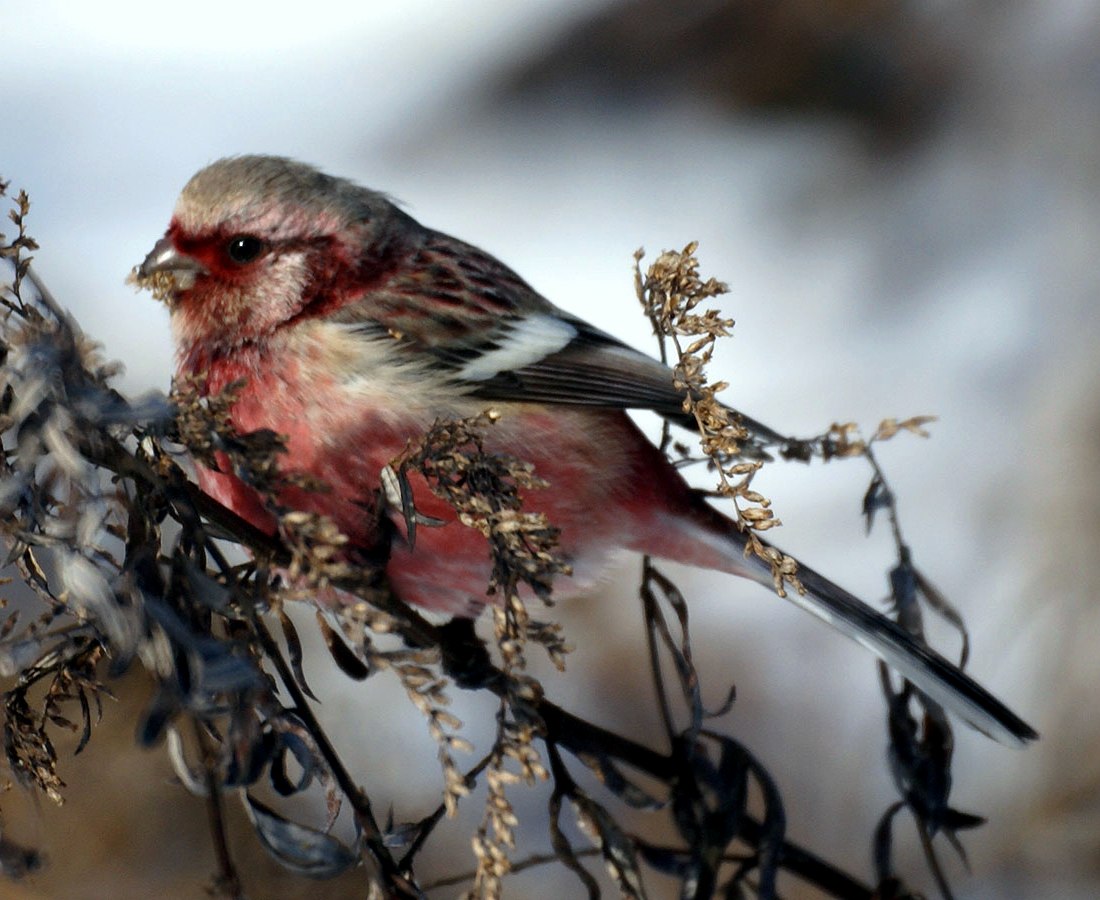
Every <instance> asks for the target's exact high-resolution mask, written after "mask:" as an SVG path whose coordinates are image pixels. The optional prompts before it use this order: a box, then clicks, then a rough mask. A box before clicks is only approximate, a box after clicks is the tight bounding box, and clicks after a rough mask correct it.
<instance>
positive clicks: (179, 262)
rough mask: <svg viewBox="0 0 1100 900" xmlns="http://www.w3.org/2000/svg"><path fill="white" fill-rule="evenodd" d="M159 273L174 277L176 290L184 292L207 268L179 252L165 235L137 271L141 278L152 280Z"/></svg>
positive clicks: (191, 257)
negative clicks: (166, 273)
mask: <svg viewBox="0 0 1100 900" xmlns="http://www.w3.org/2000/svg"><path fill="white" fill-rule="evenodd" d="M159 272H168V273H170V274H171V275H172V276H174V279H175V287H176V289H177V290H181V291H184V290H187V289H188V288H189V287H191V285H193V284H194V283H195V276H196V275H201V274H204V273H205V272H206V266H204V265H203V264H202V263H201V262H199V261H198V260H197V259H195V258H194V257H193V256H188V255H187V254H186V253H181V252H180V251H179V250H177V249H176V248H175V246H174V245H173V244H172V239H171V238H170V237H168V236H167V235H165V236H164V237H162V238H161V239H160V240H159V241H157V243H156V245H155V246H154V247H153V249H152V250H150V251H149V255H148V256H146V257H145V260H144V261H143V262H142V264H141V265H140V266H138V270H137V274H138V277H139V278H150V277H151V276H153V275H156V274H157V273H159Z"/></svg>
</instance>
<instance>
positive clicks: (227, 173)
mask: <svg viewBox="0 0 1100 900" xmlns="http://www.w3.org/2000/svg"><path fill="white" fill-rule="evenodd" d="M278 174H279V173H275V174H273V173H272V172H270V171H267V170H266V169H265V163H264V160H263V159H256V158H251V157H238V158H236V159H232V160H226V161H223V162H222V163H219V164H217V165H216V166H213V167H210V168H208V169H205V170H203V171H202V172H200V173H199V174H198V175H197V176H195V178H193V179H192V180H191V181H190V182H189V183H188V184H187V186H186V187H185V188H184V190H183V192H182V194H181V195H180V198H179V201H178V203H177V205H176V209H175V212H174V214H173V217H172V222H171V224H170V225H169V227H168V231H167V232H166V233H165V236H164V237H163V238H161V240H160V241H158V242H157V244H156V246H155V247H154V248H153V249H152V251H151V252H150V253H149V254H148V256H147V257H146V258H145V260H144V262H143V263H142V264H141V266H139V267H138V270H137V276H138V278H139V280H141V281H143V282H145V283H153V284H154V287H155V289H156V291H157V294H158V296H160V297H162V298H163V299H164V300H166V301H167V303H168V307H169V309H170V311H171V314H172V327H173V330H174V332H175V337H176V342H177V347H179V348H180V349H181V352H186V351H187V349H188V348H192V347H196V346H202V347H204V348H206V349H231V348H233V347H238V346H241V345H242V344H245V343H248V342H255V341H262V340H263V338H264V337H265V336H267V335H270V334H272V333H273V332H274V331H276V330H277V329H279V328H280V327H281V326H283V325H285V324H287V323H288V322H291V321H293V320H295V319H296V318H297V317H299V316H302V315H303V314H305V315H321V314H324V312H326V311H328V310H330V309H332V308H335V307H337V306H339V305H341V304H342V303H343V302H346V300H347V298H348V297H349V296H350V295H351V294H353V293H354V290H355V286H356V284H358V283H360V282H362V280H363V276H364V269H365V268H367V267H369V266H370V265H371V261H372V259H374V258H375V256H376V254H375V253H373V252H372V250H373V249H374V241H373V235H374V233H375V224H376V223H375V222H374V219H375V216H374V215H373V213H374V210H372V209H370V208H367V207H365V206H364V199H363V198H364V196H365V195H364V192H362V191H358V192H357V193H356V194H355V195H354V199H355V201H356V202H354V203H353V202H350V201H349V199H348V197H347V196H346V195H345V191H344V187H343V186H344V182H341V181H339V180H338V179H330V178H327V176H320V175H319V173H318V177H319V178H322V179H323V180H321V181H319V183H318V184H317V185H312V184H311V185H309V187H310V188H311V190H309V191H303V190H302V184H301V182H302V179H301V177H300V175H301V173H291V174H293V175H296V176H298V177H295V178H288V179H287V181H286V184H285V185H282V184H281V183H280V182H279V180H278V177H277V175H278ZM367 199H370V198H369V197H368V198H367ZM307 311H308V312H307Z"/></svg>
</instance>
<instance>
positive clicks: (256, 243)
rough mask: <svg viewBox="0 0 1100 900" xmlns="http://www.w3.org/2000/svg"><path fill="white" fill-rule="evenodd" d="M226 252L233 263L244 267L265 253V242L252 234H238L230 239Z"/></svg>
mask: <svg viewBox="0 0 1100 900" xmlns="http://www.w3.org/2000/svg"><path fill="white" fill-rule="evenodd" d="M225 252H226V255H227V256H228V257H229V258H230V259H231V260H233V262H235V263H237V265H241V266H243V265H244V264H245V263H250V262H252V261H253V260H254V259H256V257H258V256H259V255H260V254H261V253H263V252H264V242H263V241H261V240H260V239H259V238H258V237H253V236H252V235H250V234H238V235H237V236H236V237H234V238H230V240H229V243H228V244H226V245H225Z"/></svg>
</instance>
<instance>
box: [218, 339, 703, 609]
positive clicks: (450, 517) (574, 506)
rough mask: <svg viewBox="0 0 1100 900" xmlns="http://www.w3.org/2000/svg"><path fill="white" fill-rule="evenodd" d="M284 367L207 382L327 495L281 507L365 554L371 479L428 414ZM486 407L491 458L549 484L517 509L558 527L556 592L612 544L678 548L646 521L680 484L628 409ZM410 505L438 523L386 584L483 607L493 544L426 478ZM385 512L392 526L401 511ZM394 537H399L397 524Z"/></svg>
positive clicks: (235, 491) (251, 368) (596, 563)
mask: <svg viewBox="0 0 1100 900" xmlns="http://www.w3.org/2000/svg"><path fill="white" fill-rule="evenodd" d="M283 359H284V362H283V364H282V365H261V364H259V363H260V362H261V361H253V363H252V364H249V362H248V360H247V359H235V360H234V361H233V362H232V363H228V362H225V363H220V364H219V363H217V362H215V363H213V364H212V365H210V367H209V372H210V376H209V381H208V383H209V385H210V387H211V390H217V389H218V388H219V386H224V385H226V384H228V383H230V382H232V381H234V380H235V379H237V378H240V377H242V376H243V377H246V378H247V379H248V382H247V385H246V387H245V388H244V389H243V390H242V391H241V393H240V395H239V399H238V400H237V402H236V404H235V406H234V407H233V411H232V416H233V422H234V425H235V427H236V428H237V429H238V430H239V431H241V432H242V433H244V432H248V431H252V430H255V429H259V428H268V429H272V430H274V431H275V432H277V433H279V434H282V435H284V436H285V438H286V442H287V454H286V457H285V463H284V468H285V469H287V470H294V471H297V472H302V473H305V474H308V475H310V476H312V477H314V478H317V479H320V480H321V481H322V482H324V483H325V484H326V485H327V486H328V487H329V490H328V491H325V492H309V491H304V490H290V491H287V492H285V493H284V494H283V495H281V496H280V498H279V500H280V502H281V503H282V504H284V505H286V506H289V507H291V508H296V509H304V510H308V511H311V512H316V513H321V514H324V515H326V516H329V517H330V518H331V519H332V520H333V521H334V522H335V523H336V525H337V526H338V527H339V528H340V530H341V531H342V532H343V533H344V534H346V535H347V536H348V537H349V538H350V541H351V544H352V546H353V547H355V548H357V549H359V550H362V551H366V552H369V551H371V550H372V549H375V544H376V541H377V540H378V534H377V528H376V525H375V522H376V519H375V514H374V512H373V510H375V509H377V505H376V504H377V502H378V490H379V485H380V473H381V471H382V469H383V467H385V466H386V465H389V464H390V463H391V462H392V461H393V460H394V459H395V458H396V457H398V456H399V455H400V454H401V453H402V451H404V450H405V448H406V446H407V445H408V442H409V441H410V440H417V439H418V438H420V437H421V436H422V435H423V434H424V433H425V431H426V430H427V429H428V428H429V427H430V426H431V424H432V422H433V420H434V418H435V416H434V415H432V414H431V412H430V411H425V410H419V411H417V410H415V409H413V408H412V407H410V406H409V405H408V404H398V403H389V404H379V403H377V402H371V403H368V402H364V400H363V399H362V397H360V396H358V395H357V394H356V393H355V392H354V391H350V390H348V389H347V387H346V385H345V384H343V383H342V382H340V381H339V380H338V379H336V378H333V377H331V373H330V372H327V371H325V370H324V369H323V368H321V369H320V370H319V369H318V367H316V366H313V365H311V364H310V361H309V360H308V359H306V358H305V357H298V358H295V357H283ZM494 406H495V407H496V408H497V409H498V410H499V411H500V412H501V413H502V416H501V419H500V420H499V421H498V422H497V423H496V424H495V425H491V426H486V431H485V433H484V438H485V446H486V450H488V451H489V452H492V453H506V454H509V455H511V456H514V457H518V458H520V459H523V460H525V461H527V462H530V463H532V464H533V465H534V467H535V472H536V474H537V475H539V476H540V477H541V478H543V479H544V480H546V481H547V482H548V483H549V486H548V487H546V488H543V489H538V490H531V491H528V492H526V494H525V496H524V504H525V509H530V510H534V511H539V512H543V513H545V514H546V516H547V518H548V520H549V522H550V523H551V524H552V525H554V526H556V527H558V528H559V529H560V530H561V548H562V551H563V554H564V556H565V557H566V559H567V560H568V561H569V562H570V563H571V564H572V566H573V568H574V575H573V577H572V578H568V577H562V578H559V579H558V581H557V583H556V584H555V586H554V591H555V595H556V596H559V597H560V596H564V595H568V594H572V593H577V592H579V591H583V590H584V589H585V588H586V587H588V586H590V585H591V584H592V582H594V581H595V580H596V579H598V578H599V577H600V575H601V574H602V572H603V571H604V570H605V568H606V566H607V565H608V561H609V556H610V554H611V552H612V551H613V550H615V549H618V548H624V547H626V548H635V549H642V550H649V551H651V552H653V551H652V548H651V547H650V545H651V544H653V543H654V541H657V542H660V541H662V540H668V541H675V540H678V538H677V536H676V535H674V534H672V533H667V534H666V535H664V536H663V537H662V534H661V533H660V530H661V527H662V525H661V522H662V521H667V520H668V519H667V517H657V518H655V516H654V511H655V510H656V511H661V510H666V511H667V510H670V509H672V508H673V507H680V508H686V506H687V505H688V498H687V495H686V488H685V486H684V484H683V482H682V481H681V480H680V478H679V476H678V475H677V474H676V473H675V472H674V471H673V470H672V469H671V467H670V466H669V465H668V464H667V462H665V460H664V459H663V458H660V454H659V451H657V450H656V448H654V447H653V446H652V445H651V444H650V443H649V442H648V441H647V440H646V439H645V437H644V436H643V435H642V434H641V433H640V432H639V431H638V430H637V428H636V427H635V426H634V424H633V423H632V422H631V421H630V420H629V418H628V417H627V416H626V415H625V414H623V413H620V412H613V411H608V410H590V409H585V408H581V407H567V406H558V407H552V408H548V407H545V406H538V405H526V404H494ZM199 480H200V485H201V487H202V488H203V490H204V491H206V492H207V493H209V494H210V495H212V496H213V497H214V498H215V499H217V500H219V501H220V502H221V503H223V504H224V505H226V506H228V507H230V508H231V509H233V510H234V511H235V512H237V513H238V514H239V515H241V516H242V517H244V518H246V519H248V520H249V521H250V522H252V523H253V524H254V525H256V526H258V527H261V528H264V529H265V530H268V531H271V530H272V529H273V528H274V519H273V517H272V516H271V515H270V514H269V513H268V512H267V510H266V509H265V507H264V505H263V503H262V502H261V500H260V499H259V497H258V496H257V495H256V493H255V491H253V490H252V489H251V488H249V487H247V486H246V485H244V484H243V483H242V482H241V481H239V480H238V479H237V478H236V477H234V476H233V475H231V474H225V473H222V472H212V471H209V470H201V471H200V473H199ZM413 498H414V503H415V505H416V508H417V511H418V512H420V513H422V514H423V515H425V516H428V517H431V518H435V519H439V520H442V521H443V522H445V523H446V524H445V525H443V526H441V527H420V528H418V530H417V535H416V545H415V548H412V549H410V548H409V547H408V545H407V543H406V542H405V541H404V539H403V538H402V537H398V538H397V539H396V540H395V541H394V545H393V546H392V548H391V555H390V562H389V564H388V566H387V573H388V575H389V577H390V581H391V583H392V584H393V586H394V589H395V590H396V592H397V594H398V596H400V597H401V598H402V599H404V600H406V601H408V602H411V603H414V604H416V605H419V606H422V607H426V608H429V609H436V610H440V611H445V612H451V613H458V614H470V613H471V612H473V611H474V610H475V609H476V607H477V604H479V603H482V602H485V600H486V590H487V586H488V582H489V577H490V570H491V566H490V556H489V546H488V543H487V542H486V540H485V539H484V537H483V536H482V535H481V534H480V533H478V532H477V531H475V530H474V529H472V528H469V527H466V526H464V525H462V524H461V523H460V522H458V521H457V519H456V515H455V513H454V511H453V510H452V509H451V508H450V506H449V505H448V504H447V503H446V502H445V501H444V500H441V499H440V498H438V497H436V496H435V495H434V494H433V493H432V492H431V490H430V489H429V488H428V486H427V484H426V483H425V482H424V480H423V479H422V478H419V477H414V479H413ZM390 515H391V517H392V518H393V519H394V520H395V521H396V522H398V523H400V521H401V516H400V514H399V513H398V512H397V511H393V510H391V511H390ZM399 530H400V531H401V532H402V533H403V527H402V526H401V525H400V524H399ZM656 552H660V550H657V551H656ZM661 555H669V554H661Z"/></svg>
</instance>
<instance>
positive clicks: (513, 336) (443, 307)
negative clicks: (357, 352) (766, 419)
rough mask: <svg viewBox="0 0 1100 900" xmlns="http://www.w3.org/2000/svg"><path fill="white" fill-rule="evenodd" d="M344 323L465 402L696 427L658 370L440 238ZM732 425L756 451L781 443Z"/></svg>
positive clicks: (486, 260)
mask: <svg viewBox="0 0 1100 900" xmlns="http://www.w3.org/2000/svg"><path fill="white" fill-rule="evenodd" d="M425 300H428V301H430V303H429V304H425V302H424V301H425ZM349 317H350V320H349V323H350V324H356V325H358V326H359V327H360V328H362V329H363V330H364V331H374V332H385V333H388V334H389V336H391V337H393V338H395V339H396V340H397V341H398V344H403V345H405V346H406V347H407V349H408V351H409V352H410V353H416V354H418V355H425V356H429V357H431V358H432V360H433V365H434V366H435V367H436V368H438V369H439V370H441V371H442V372H445V373H446V375H447V377H448V378H449V379H450V381H451V382H452V383H454V384H455V385H456V386H458V387H460V388H461V389H462V390H464V391H465V392H466V394H467V395H469V396H473V397H478V398H482V399H485V400H496V401H513V402H536V403H547V404H563V405H570V406H601V407H608V408H613V409H642V410H652V411H653V412H656V413H658V414H659V415H661V416H663V417H664V418H666V419H668V420H669V421H672V422H675V423H676V424H678V425H683V426H685V427H687V428H691V429H694V428H695V427H696V425H695V420H694V418H693V417H692V416H691V415H690V414H688V413H685V412H684V406H683V403H684V394H683V392H682V391H681V390H680V389H679V388H677V387H675V386H674V384H673V376H672V370H671V369H670V368H669V367H668V366H666V365H664V364H663V363H661V362H658V361H657V360H655V359H653V358H651V357H649V356H646V355H645V354H644V353H640V352H639V351H637V350H635V349H633V348H632V347H629V346H627V345H626V344H624V343H623V342H622V341H620V340H618V339H616V338H614V337H612V336H611V335H609V334H607V333H605V332H603V331H600V330H599V329H597V328H594V327H593V326H591V325H589V324H588V323H586V322H584V321H582V320H581V319H578V318H576V317H574V316H571V315H569V314H568V313H565V312H564V311H562V310H560V309H558V308H557V307H556V306H554V305H553V304H552V303H550V302H549V301H548V300H546V299H545V298H544V297H543V296H542V295H541V294H539V293H538V292H537V291H535V290H534V288H532V287H531V286H530V285H528V284H527V283H526V282H525V281H524V280H523V279H522V278H520V277H519V275H517V274H516V273H515V272H513V271H512V270H511V269H509V268H508V267H507V266H505V265H504V264H503V263H501V262H499V261H498V260H496V259H494V258H493V257H491V256H489V255H488V254H486V253H484V252H482V251H480V250H478V249H477V248H475V247H472V246H470V245H468V244H464V243H462V242H461V241H458V240H456V239H454V238H450V237H448V236H446V235H441V234H438V233H436V232H431V233H429V234H428V235H427V237H426V240H425V243H424V244H423V245H422V246H421V247H420V248H419V249H418V256H417V258H416V259H414V260H412V261H410V263H408V264H406V265H403V266H401V267H400V269H399V270H398V271H397V272H396V273H395V274H394V275H393V277H392V278H391V279H390V280H389V281H388V282H387V283H386V284H385V285H383V286H377V287H375V288H374V289H373V290H372V291H371V294H370V296H369V298H364V299H363V301H362V302H360V303H358V304H356V305H355V307H353V308H351V309H348V310H345V311H344V315H343V316H342V317H341V318H345V319H349ZM737 416H738V417H739V419H740V420H741V422H742V423H743V424H744V426H745V427H746V428H747V429H748V431H749V433H750V435H751V443H752V444H753V445H755V447H756V448H757V449H759V448H762V447H764V446H774V445H780V444H782V443H783V442H784V438H783V437H782V436H781V435H779V434H778V433H777V432H775V431H773V430H771V429H770V428H768V427H767V426H765V425H763V424H762V423H760V422H757V421H756V420H754V419H751V418H749V417H747V416H744V415H742V414H740V413H737Z"/></svg>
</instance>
